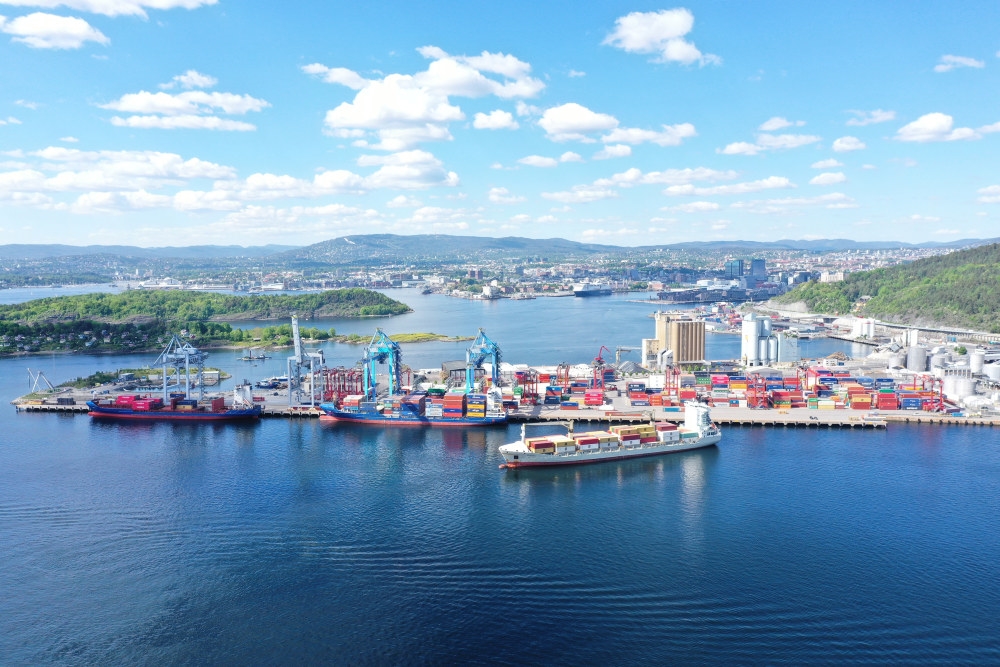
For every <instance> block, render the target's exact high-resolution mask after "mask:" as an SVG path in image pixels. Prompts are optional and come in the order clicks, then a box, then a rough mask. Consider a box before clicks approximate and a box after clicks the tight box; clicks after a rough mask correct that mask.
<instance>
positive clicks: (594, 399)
mask: <svg viewBox="0 0 1000 667" xmlns="http://www.w3.org/2000/svg"><path fill="white" fill-rule="evenodd" d="M583 404H584V405H604V392H603V391H602V390H600V389H588V390H587V393H586V394H584V395H583Z"/></svg>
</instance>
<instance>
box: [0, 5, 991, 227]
mask: <svg viewBox="0 0 1000 667" xmlns="http://www.w3.org/2000/svg"><path fill="white" fill-rule="evenodd" d="M591 4H593V5H596V6H590V5H591ZM998 25H1000V4H997V3H995V2H962V3H944V2H935V3H930V2H910V3H905V4H904V3H871V2H857V3H850V2H842V3H823V4H822V5H821V4H820V3H802V2H767V3H731V2H727V3H722V2H711V3H688V4H686V5H671V4H657V3H648V2H629V3H618V2H607V3H569V2H548V3H546V2H542V3H539V2H530V3H528V2H507V3H490V4H487V3H444V2H433V3H431V2H409V3H385V2H368V3H341V2H323V3H319V2H314V3H273V2H259V1H257V2H253V1H251V2H232V1H231V0H215V1H213V0H0V242H3V243H52V242H61V243H70V244H77V245H87V244H105V243H122V244H132V245H141V246H162V245H194V244H204V243H210V244H227V245H228V244H238V245H260V244H265V243H281V244H296V245H298V244H308V243H314V242H317V241H322V240H325V239H328V238H333V237H337V236H343V235H348V234H359V233H376V232H390V233H398V234H415V233H449V234H470V235H482V236H529V237H539V238H542V237H563V238H568V239H573V240H578V241H590V242H598V243H611V244H616V245H645V244H660V243H674V242H680V241H692V240H723V239H727V240H733V239H743V240H754V241H764V240H773V239H783V238H793V239H804V238H853V239H857V240H898V241H908V242H920V241H949V240H954V239H959V238H969V237H977V238H985V237H993V236H1000V226H998V224H997V220H998V217H1000V159H998V156H1000V85H998V84H1000V32H998V31H997V26H998Z"/></svg>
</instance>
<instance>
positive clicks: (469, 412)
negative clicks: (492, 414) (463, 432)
mask: <svg viewBox="0 0 1000 667" xmlns="http://www.w3.org/2000/svg"><path fill="white" fill-rule="evenodd" d="M465 416H466V417H476V418H479V419H482V418H483V417H485V416H486V394H468V395H467V396H466V397H465Z"/></svg>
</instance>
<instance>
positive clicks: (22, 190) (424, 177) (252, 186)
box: [0, 146, 458, 213]
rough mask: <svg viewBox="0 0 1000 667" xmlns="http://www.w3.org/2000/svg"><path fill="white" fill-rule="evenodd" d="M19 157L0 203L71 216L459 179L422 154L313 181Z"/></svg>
mask: <svg viewBox="0 0 1000 667" xmlns="http://www.w3.org/2000/svg"><path fill="white" fill-rule="evenodd" d="M21 157H22V162H21V163H20V164H18V165H16V167H14V168H9V169H8V170H7V171H0V201H5V202H10V203H15V204H22V205H27V206H35V207H39V208H43V209H52V210H68V211H71V212H75V213H87V212H97V211H105V212H106V211H112V210H135V209H140V208H173V209H175V210H178V211H185V212H199V211H239V210H241V209H243V208H244V207H246V206H247V205H249V204H251V203H253V202H259V201H267V200H276V199H287V198H322V197H326V196H335V195H343V194H361V193H364V192H368V191H372V190H380V189H390V190H391V189H395V190H419V189H426V188H429V187H435V186H444V187H450V186H455V185H458V176H457V175H456V174H455V173H454V172H448V171H446V170H445V169H444V167H443V165H442V163H441V161H440V160H438V159H437V158H436V157H434V156H433V155H431V154H430V153H427V152H425V151H407V152H403V153H394V154H390V155H368V156H362V157H361V158H359V159H358V166H359V167H362V168H367V169H368V170H370V173H368V174H367V175H363V174H360V173H355V172H352V171H349V170H345V169H335V170H323V171H320V172H318V173H316V174H315V175H314V176H313V177H312V178H311V179H301V178H297V177H294V176H289V175H281V174H269V173H256V174H251V175H250V176H247V177H246V178H238V177H237V174H236V172H235V170H234V169H233V168H232V167H228V166H225V165H220V164H215V163H212V162H206V161H204V160H200V159H198V158H190V159H183V158H182V157H181V156H180V155H177V154H175V153H161V152H154V151H81V150H77V149H70V148H64V147H55V146H53V147H49V148H46V149H44V150H41V151H35V152H31V153H28V154H22V156H21ZM414 202H415V200H411V199H409V198H404V199H402V200H400V199H399V198H397V199H395V200H393V203H395V204H398V205H400V206H403V205H406V206H410V207H413V206H418V205H419V202H415V203H414Z"/></svg>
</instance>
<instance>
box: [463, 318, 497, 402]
mask: <svg viewBox="0 0 1000 667" xmlns="http://www.w3.org/2000/svg"><path fill="white" fill-rule="evenodd" d="M502 356H503V355H502V354H501V352H500V346H499V345H497V344H496V343H495V342H493V341H492V340H491V339H490V337H489V336H487V335H486V332H485V331H483V330H482V328H480V329H479V334H478V335H476V339H475V340H474V341H472V345H470V346H469V348H468V349H467V350H466V351H465V390H466V391H469V392H471V391H472V389H473V387H474V386H475V384H476V369H477V368H480V367H482V365H483V362H484V361H486V358H487V357H489V358H490V362H491V364H492V370H491V372H490V380H491V381H492V383H493V386H497V385H498V384H499V381H500V359H501V358H502Z"/></svg>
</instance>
